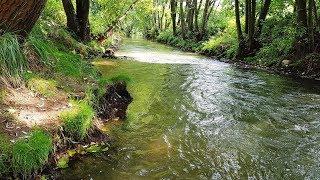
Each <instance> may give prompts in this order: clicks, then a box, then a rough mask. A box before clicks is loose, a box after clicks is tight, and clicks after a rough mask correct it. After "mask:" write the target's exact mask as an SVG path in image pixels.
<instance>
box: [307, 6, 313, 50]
mask: <svg viewBox="0 0 320 180" xmlns="http://www.w3.org/2000/svg"><path fill="white" fill-rule="evenodd" d="M313 2H314V1H313V0H309V2H308V35H309V51H310V52H312V51H313V50H314V47H315V44H314V27H315V26H314V21H313V6H314V5H313Z"/></svg>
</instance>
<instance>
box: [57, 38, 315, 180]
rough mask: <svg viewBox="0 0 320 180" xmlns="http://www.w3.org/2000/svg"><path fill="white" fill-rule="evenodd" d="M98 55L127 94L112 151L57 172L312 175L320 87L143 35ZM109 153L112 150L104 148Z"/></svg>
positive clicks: (127, 175) (158, 176)
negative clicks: (111, 61)
mask: <svg viewBox="0 0 320 180" xmlns="http://www.w3.org/2000/svg"><path fill="white" fill-rule="evenodd" d="M118 55H125V56H129V57H133V58H135V59H136V61H132V60H123V61H117V62H116V66H107V65H103V63H97V64H100V65H97V67H98V68H99V69H100V70H101V72H102V73H103V74H104V75H105V76H106V77H113V76H117V75H129V76H131V77H132V80H131V82H130V84H129V89H130V92H131V93H132V95H133V97H134V102H133V103H132V104H131V105H130V107H129V110H128V114H129V115H128V116H129V117H128V120H127V121H126V122H125V123H124V124H123V125H120V126H114V127H113V129H112V132H111V136H113V137H114V138H115V139H116V147H117V149H116V151H115V152H112V153H111V154H100V155H96V156H94V157H92V156H91V157H87V158H84V159H81V160H80V161H77V162H76V163H75V164H73V165H72V166H71V167H70V168H69V169H67V170H65V172H64V173H63V175H62V177H61V178H64V179H80V178H82V179H90V178H92V179H176V178H179V179H249V178H250V179H319V178H320V86H319V84H317V83H316V82H313V83H312V82H305V81H299V82H297V81H293V80H291V79H289V78H286V77H281V76H278V75H273V74H268V73H265V72H261V71H254V70H243V69H239V68H236V67H233V66H232V65H229V64H226V63H222V62H218V61H215V60H212V59H207V58H205V57H202V56H197V55H194V54H191V53H184V52H180V51H176V50H174V49H171V48H168V47H165V46H163V45H159V44H156V43H151V42H147V41H143V40H130V41H127V42H126V43H125V44H124V45H123V47H122V48H121V50H120V52H119V53H118ZM109 153H110V152H109Z"/></svg>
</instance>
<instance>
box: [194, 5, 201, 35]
mask: <svg viewBox="0 0 320 180" xmlns="http://www.w3.org/2000/svg"><path fill="white" fill-rule="evenodd" d="M202 1H203V0H200V2H199V5H198V7H197V9H196V11H195V13H194V28H195V30H196V31H197V32H198V33H199V13H200V9H201V6H202Z"/></svg>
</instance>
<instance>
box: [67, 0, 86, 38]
mask: <svg viewBox="0 0 320 180" xmlns="http://www.w3.org/2000/svg"><path fill="white" fill-rule="evenodd" d="M62 4H63V8H64V11H65V13H66V16H67V26H68V29H69V30H70V31H71V32H73V33H74V34H75V35H76V36H77V38H78V39H79V40H81V41H88V40H90V23H89V10H90V0H76V8H77V9H76V10H75V8H74V6H73V4H72V1H71V0H62Z"/></svg>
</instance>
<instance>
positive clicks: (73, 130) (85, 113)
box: [60, 101, 94, 140]
mask: <svg viewBox="0 0 320 180" xmlns="http://www.w3.org/2000/svg"><path fill="white" fill-rule="evenodd" d="M72 106H73V107H72V109H71V110H67V111H64V112H62V113H61V115H60V118H61V120H62V122H63V123H64V125H63V127H64V130H65V131H66V132H67V133H68V134H69V135H70V136H71V137H72V138H74V139H77V140H82V139H84V138H85V137H86V135H87V133H88V130H89V129H90V128H91V127H92V120H93V117H94V111H93V109H92V107H91V106H90V105H89V104H88V103H87V102H86V101H73V102H72Z"/></svg>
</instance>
